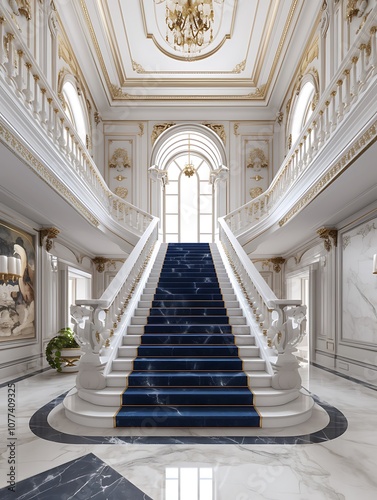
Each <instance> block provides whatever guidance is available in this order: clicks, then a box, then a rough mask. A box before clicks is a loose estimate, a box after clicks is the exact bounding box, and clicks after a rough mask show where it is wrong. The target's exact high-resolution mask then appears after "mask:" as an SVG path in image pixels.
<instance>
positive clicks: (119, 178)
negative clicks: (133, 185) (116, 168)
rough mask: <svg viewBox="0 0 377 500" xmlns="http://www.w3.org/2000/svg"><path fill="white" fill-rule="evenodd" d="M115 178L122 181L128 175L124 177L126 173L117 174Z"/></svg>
mask: <svg viewBox="0 0 377 500" xmlns="http://www.w3.org/2000/svg"><path fill="white" fill-rule="evenodd" d="M114 179H115V180H116V181H118V182H122V181H124V180H125V179H127V177H124V175H120V174H119V175H117V176H116V177H114Z"/></svg>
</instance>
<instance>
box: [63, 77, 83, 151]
mask: <svg viewBox="0 0 377 500" xmlns="http://www.w3.org/2000/svg"><path fill="white" fill-rule="evenodd" d="M62 93H63V96H64V100H65V103H66V114H67V116H68V118H69V119H70V121H71V122H72V125H73V126H74V127H75V129H76V131H77V133H78V135H79V137H80V139H81V140H82V142H83V143H84V144H86V136H87V135H88V127H87V119H86V117H85V113H84V109H83V103H82V99H81V98H80V96H79V95H78V93H77V89H76V86H75V85H74V84H73V83H72V82H71V81H70V80H67V81H65V82H64V84H63V87H62Z"/></svg>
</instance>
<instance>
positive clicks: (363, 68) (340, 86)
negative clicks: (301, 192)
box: [224, 15, 377, 236]
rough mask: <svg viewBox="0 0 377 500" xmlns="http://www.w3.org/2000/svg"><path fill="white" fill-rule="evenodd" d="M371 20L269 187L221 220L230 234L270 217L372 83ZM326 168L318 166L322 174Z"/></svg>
mask: <svg viewBox="0 0 377 500" xmlns="http://www.w3.org/2000/svg"><path fill="white" fill-rule="evenodd" d="M373 21H374V22H375V17H374V18H373V16H372V15H371V16H370V19H368V20H367V22H366V23H365V25H364V27H363V29H362V30H361V31H360V33H359V34H358V38H357V40H356V41H355V44H354V47H355V48H354V49H353V50H352V51H350V52H349V54H348V56H347V57H346V58H345V60H344V61H343V63H342V64H341V66H340V68H339V70H338V71H337V73H336V75H335V76H334V78H333V79H332V81H331V84H330V85H329V86H328V88H327V89H326V91H325V92H324V93H323V95H322V97H321V99H320V101H319V103H318V105H317V107H316V109H315V111H314V112H313V113H312V115H311V116H310V120H309V121H308V123H307V124H306V125H305V127H304V129H303V130H302V132H301V134H300V136H299V138H298V139H297V141H296V143H295V144H294V145H293V146H292V148H291V150H290V152H289V153H288V155H287V156H286V158H285V160H284V162H283V163H282V165H281V167H280V169H279V171H278V172H277V175H276V176H275V178H274V180H273V181H272V183H271V185H270V186H269V188H268V189H267V190H266V191H265V192H264V193H262V194H261V195H260V196H258V197H257V198H254V199H253V200H251V201H250V202H248V203H246V204H245V205H243V206H241V207H240V208H238V209H236V210H234V211H233V212H230V213H229V214H228V215H226V216H225V217H224V220H225V221H226V223H227V224H228V226H229V227H230V229H231V230H232V232H233V233H234V234H236V235H238V236H239V235H241V234H243V233H245V232H246V231H248V230H250V229H251V228H252V227H253V226H255V224H256V223H258V222H260V221H262V220H263V219H266V218H267V217H268V216H270V215H271V213H272V212H273V211H274V210H275V209H276V207H277V206H278V205H279V203H280V202H281V200H282V198H283V197H286V196H287V193H289V191H290V190H292V188H293V187H294V186H295V185H297V184H298V180H299V179H302V177H303V174H304V173H305V172H307V170H308V167H309V165H311V164H313V161H314V160H315V159H316V157H317V156H318V154H319V153H320V152H321V151H323V150H324V148H325V146H326V145H327V144H328V143H329V142H330V141H331V140H332V139H333V137H334V135H335V134H336V133H337V131H338V130H339V129H340V127H341V124H342V122H343V121H345V117H346V115H347V114H348V113H351V112H352V110H353V109H354V108H355V107H356V106H357V102H358V100H359V99H360V97H361V95H362V94H363V93H364V92H365V91H366V90H367V89H368V88H371V86H372V85H373V84H374V83H375V78H374V77H375V76H376V73H377V40H376V33H377V26H374V25H373ZM371 104H372V103H371ZM326 167H327V166H326V165H321V168H322V172H323V171H325V169H326ZM292 200H293V199H292ZM295 201H297V200H295Z"/></svg>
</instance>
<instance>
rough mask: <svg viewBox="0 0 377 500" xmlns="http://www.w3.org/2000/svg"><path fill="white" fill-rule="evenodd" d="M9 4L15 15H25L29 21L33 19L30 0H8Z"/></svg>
mask: <svg viewBox="0 0 377 500" xmlns="http://www.w3.org/2000/svg"><path fill="white" fill-rule="evenodd" d="M8 3H9V6H10V8H11V9H12V12H13V14H14V15H15V16H18V15H20V14H21V15H22V16H25V17H26V19H27V20H28V21H30V20H31V5H30V1H29V0H8Z"/></svg>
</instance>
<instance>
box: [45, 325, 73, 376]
mask: <svg viewBox="0 0 377 500" xmlns="http://www.w3.org/2000/svg"><path fill="white" fill-rule="evenodd" d="M78 347H80V345H79V344H78V343H77V342H76V340H75V334H74V331H73V330H72V329H71V328H69V327H66V328H62V329H61V330H59V332H58V334H57V335H56V336H55V337H53V338H52V339H51V340H50V341H49V343H48V344H47V347H46V359H47V362H48V364H49V365H50V366H51V367H52V368H55V369H56V370H57V371H58V372H61V371H62V365H61V362H62V359H61V350H62V349H72V348H78Z"/></svg>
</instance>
